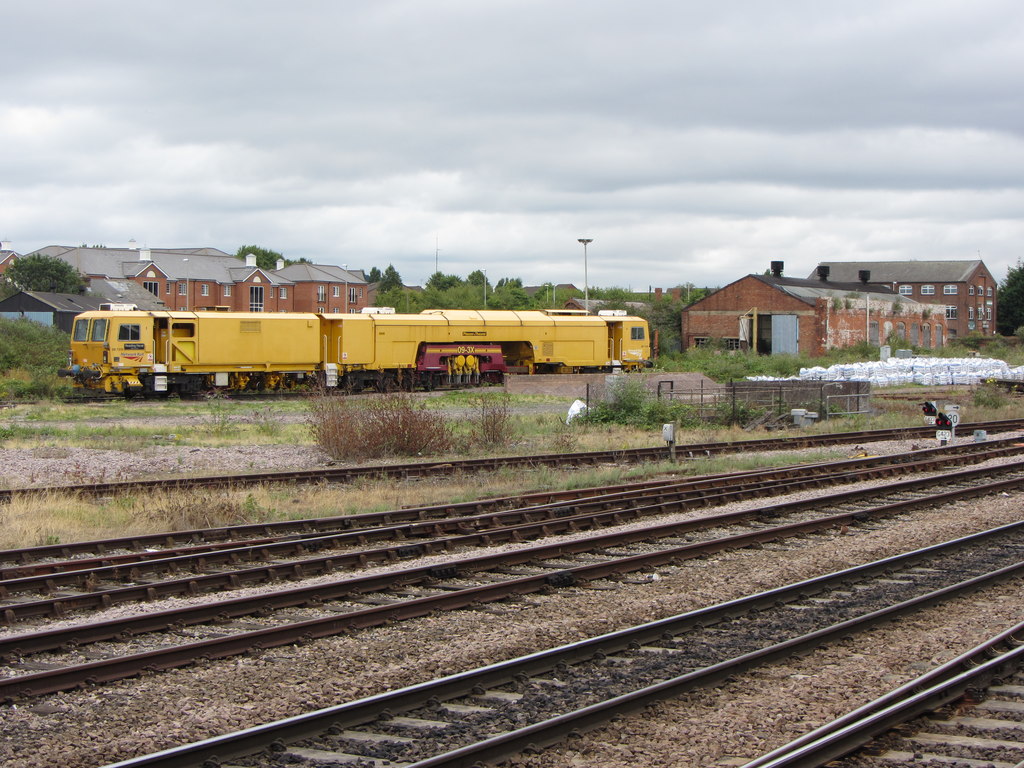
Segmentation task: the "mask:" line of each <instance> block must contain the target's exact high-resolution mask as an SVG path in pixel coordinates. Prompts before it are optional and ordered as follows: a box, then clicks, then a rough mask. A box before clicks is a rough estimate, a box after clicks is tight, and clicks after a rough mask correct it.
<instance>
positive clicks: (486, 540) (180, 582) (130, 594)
mask: <svg viewBox="0 0 1024 768" xmlns="http://www.w3.org/2000/svg"><path fill="white" fill-rule="evenodd" d="M1021 471H1024V462H1015V463H1013V464H1007V465H1003V466H1001V467H996V468H981V469H972V470H961V471H959V472H954V473H949V474H947V475H945V476H944V478H943V480H944V482H975V481H977V480H978V479H980V480H981V481H983V483H984V485H981V486H978V487H975V488H967V489H961V490H957V491H954V492H952V495H951V494H950V493H944V494H935V493H934V492H933V493H932V495H931V496H930V497H929V498H932V499H939V498H965V497H969V496H972V495H984V494H986V493H993V492H998V491H1005V490H1007V489H1011V490H1015V489H1017V488H1019V487H1020V486H1021V485H1022V484H1024V478H1011V479H1009V480H1002V481H994V480H992V478H991V477H990V475H991V474H992V473H993V472H999V473H1010V472H1021ZM812 482H814V484H819V483H820V482H821V480H820V479H817V480H814V481H812ZM933 483H934V480H933V479H931V478H919V479H914V480H905V481H901V482H899V483H891V484H889V485H887V486H885V487H884V488H872V489H866V490H865V489H854V490H849V491H845V492H842V493H838V494H831V495H829V496H827V497H820V496H819V497H815V498H814V499H809V500H802V501H801V500H797V501H790V502H783V503H781V504H775V505H767V506H758V507H755V508H750V509H744V510H739V511H737V512H731V513H726V514H724V515H712V516H704V517H700V518H695V519H692V520H687V521H681V522H676V523H672V524H669V525H667V526H651V527H648V528H645V529H641V532H640V533H639V534H636V533H634V534H631V536H632V537H633V538H632V539H631V540H633V541H643V540H644V539H649V538H654V537H659V536H660V537H664V536H671V535H678V534H681V533H686V532H690V531H693V530H699V529H702V528H711V527H717V526H720V525H724V524H735V523H737V522H739V521H742V520H745V519H747V518H750V517H752V516H756V517H758V518H761V519H764V518H769V517H779V516H781V515H785V514H789V513H793V512H797V511H801V510H804V509H807V508H808V507H810V508H817V507H820V506H821V505H822V504H823V503H826V502H827V503H834V504H840V503H845V502H858V501H862V500H863V499H865V498H870V497H873V496H874V497H877V496H884V495H887V494H892V493H905V492H908V491H917V490H920V489H922V488H924V489H926V490H929V491H933V489H932V488H931V485H932V484H933ZM804 485H806V483H790V484H789V485H788V489H789V490H798V489H799V488H800V487H801V486H804ZM777 490H779V491H780V492H781V491H782V490H783V488H781V487H780V488H778V489H777ZM705 501H706V499H701V500H700V503H701V504H703V503H704V502H705ZM920 503H921V502H920V501H919V500H917V499H910V500H907V501H903V502H896V503H891V504H887V505H884V509H886V510H889V511H890V512H891V511H898V510H902V509H907V508H912V507H914V506H919V505H920ZM686 508H687V506H686V504H685V503H680V502H677V501H675V500H671V499H669V500H656V501H654V502H653V503H648V504H644V505H638V506H634V507H628V508H627V507H623V508H614V507H613V508H612V509H610V510H606V511H604V512H601V513H590V514H588V515H580V516H576V515H569V516H563V517H558V518H554V519H547V520H542V521H539V522H536V523H529V524H522V525H513V526H508V527H505V528H495V529H490V530H485V531H481V532H476V533H469V534H461V535H456V536H449V537H446V538H439V539H434V540H431V541H426V542H421V543H409V542H403V543H401V544H399V545H396V546H389V547H384V548H380V549H376V550H362V551H358V552H349V553H334V554H330V555H325V556H319V557H313V558H305V559H302V560H297V561H293V562H291V563H270V564H267V565H260V566H252V567H248V568H241V569H237V570H233V571H227V572H215V573H204V574H196V575H189V576H185V577H183V578H178V579H174V580H166V581H161V582H153V583H143V584H136V585H131V586H124V587H112V588H107V589H97V590H95V591H91V592H83V593H81V594H77V595H65V596H58V597H53V598H48V599H44V600H37V601H27V602H9V603H7V604H3V605H0V618H2V620H3V621H4V622H6V623H8V624H11V623H13V622H15V621H18V620H21V619H24V618H28V617H32V616H47V615H53V616H58V617H59V616H64V615H65V614H67V613H68V612H70V611H74V610H82V609H93V610H99V609H102V608H106V607H109V606H111V605H115V604H120V603H126V602H140V601H153V600H156V599H159V598H161V597H171V596H179V595H194V594H198V593H200V592H203V591H210V590H212V589H230V588H238V587H242V586H246V585H251V584H258V583H263V582H269V581H274V580H277V579H282V578H288V579H294V578H304V577H310V576H315V575H320V574H325V573H331V572H334V571H336V570H338V569H341V568H352V567H360V566H364V565H366V564H368V563H373V562H384V563H388V562H396V561H400V560H402V559H408V558H410V557H416V556H422V555H427V554H434V553H438V552H445V551H448V550H451V549H454V548H456V547H458V546H492V545H495V544H504V543H519V542H523V541H526V540H530V539H534V538H538V537H541V536H551V535H555V534H560V533H573V532H577V531H579V530H582V529H585V528H592V527H595V528H596V527H607V526H611V525H619V524H622V523H625V522H628V521H630V520H636V519H639V518H641V517H646V516H653V515H657V514H663V513H666V512H676V511H681V510H683V509H686ZM867 514H868V513H866V512H861V511H858V512H853V513H847V514H846V515H845V516H844V517H842V519H841V520H840V518H838V517H835V516H833V517H829V518H827V519H828V520H834V522H833V524H835V525H839V524H849V523H850V522H853V521H856V520H857V519H860V518H863V517H864V516H866V515H867ZM616 536H626V534H614V533H613V534H609V535H608V537H610V538H608V537H597V538H595V537H590V538H588V539H587V541H589V542H591V543H593V542H598V541H604V540H606V538H608V540H609V541H614V540H615V537H616ZM549 546H553V547H555V548H559V547H563V548H564V547H565V546H568V545H566V544H556V545H549ZM534 549H537V551H543V550H544V547H543V546H542V547H540V548H531V549H530V550H523V551H533V550H534ZM550 551H559V550H557V549H555V550H550ZM582 551H586V549H584V550H582ZM488 557H490V556H483V557H480V558H470V559H468V560H464V561H460V562H465V563H479V565H477V566H474V568H475V570H484V569H485V568H486V567H487V563H488V562H489V561H488ZM499 557H501V556H499ZM498 564H504V563H498ZM463 567H466V566H463ZM416 570H417V569H411V571H416ZM428 570H433V569H430V568H428ZM69 575H74V574H69ZM41 578H42V579H43V581H44V582H45V581H46V580H47V579H48V578H49V577H41ZM52 587H53V588H56V584H53V585H52ZM303 589H306V588H299V589H298V590H294V591H295V592H301V591H302V590H303ZM313 589H314V591H315V588H313ZM289 592H292V590H289ZM254 599H257V600H258V598H254ZM264 599H267V598H264ZM318 599H326V598H324V597H323V595H321V596H320V598H318ZM232 602H233V601H224V603H222V604H229V603H232ZM2 647H3V644H2V641H0V648H2Z"/></svg>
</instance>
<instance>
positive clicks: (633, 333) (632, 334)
mask: <svg viewBox="0 0 1024 768" xmlns="http://www.w3.org/2000/svg"><path fill="white" fill-rule="evenodd" d="M629 338H630V340H631V341H643V340H644V327H643V326H642V325H634V326H633V327H632V328H630V329H629Z"/></svg>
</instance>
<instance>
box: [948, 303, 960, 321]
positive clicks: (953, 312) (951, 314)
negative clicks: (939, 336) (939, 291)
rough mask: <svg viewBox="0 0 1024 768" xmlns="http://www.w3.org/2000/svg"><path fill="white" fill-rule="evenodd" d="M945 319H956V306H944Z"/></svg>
mask: <svg viewBox="0 0 1024 768" xmlns="http://www.w3.org/2000/svg"><path fill="white" fill-rule="evenodd" d="M946 319H947V320H956V319H957V310H956V307H954V306H947V307H946Z"/></svg>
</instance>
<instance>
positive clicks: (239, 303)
mask: <svg viewBox="0 0 1024 768" xmlns="http://www.w3.org/2000/svg"><path fill="white" fill-rule="evenodd" d="M34 254H39V255H43V256H50V257H52V258H57V259H61V260H62V261H65V262H67V263H68V264H70V265H71V266H73V267H74V268H75V269H76V270H78V272H79V273H80V274H81V275H82V276H83V277H85V278H87V279H88V280H89V282H90V284H92V283H95V282H97V281H100V282H107V283H109V282H115V283H117V282H120V283H133V284H135V285H137V286H141V287H142V288H143V289H145V290H146V291H148V292H149V293H150V294H151V295H152V296H153V297H154V299H156V300H157V301H159V302H160V303H161V304H162V305H164V306H165V307H166V308H167V309H171V310H213V309H224V310H229V311H236V312H342V311H345V309H346V308H347V309H348V311H354V312H358V311H359V309H360V308H361V307H363V306H366V301H367V297H368V291H367V282H366V278H365V277H364V276H363V275H362V273H361V272H354V271H349V270H345V269H341V268H340V267H335V266H332V265H322V264H292V265H290V266H288V267H285V266H284V262H283V261H279V262H278V264H277V269H273V270H266V269H262V268H261V267H259V266H257V264H256V257H255V256H252V255H250V256H247V257H246V258H245V260H244V261H242V260H240V259H237V258H235V257H234V256H232V255H231V254H228V253H224V252H223V251H220V250H218V249H216V248H161V249H157V248H152V249H150V248H137V247H134V246H133V247H128V248H90V247H79V248H73V247H68V246H61V245H50V246H47V247H45V248H40V249H39V250H37V251H33V252H32V253H31V254H26V255H34ZM16 257H17V255H16V254H15V256H14V258H16ZM12 261H13V258H12V259H9V260H7V261H6V262H4V263H0V274H2V273H3V270H4V269H6V267H7V266H9V264H10V263H12ZM321 298H323V299H324V300H323V301H321V300H320V299H321ZM349 299H352V301H349Z"/></svg>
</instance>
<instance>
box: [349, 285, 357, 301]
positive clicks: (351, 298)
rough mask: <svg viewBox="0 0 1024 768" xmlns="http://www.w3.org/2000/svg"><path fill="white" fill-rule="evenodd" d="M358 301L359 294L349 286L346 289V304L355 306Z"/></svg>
mask: <svg viewBox="0 0 1024 768" xmlns="http://www.w3.org/2000/svg"><path fill="white" fill-rule="evenodd" d="M358 300H359V294H358V292H357V290H356V289H355V288H353V287H351V286H349V289H348V303H349V304H355V303H356V301H358Z"/></svg>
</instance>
